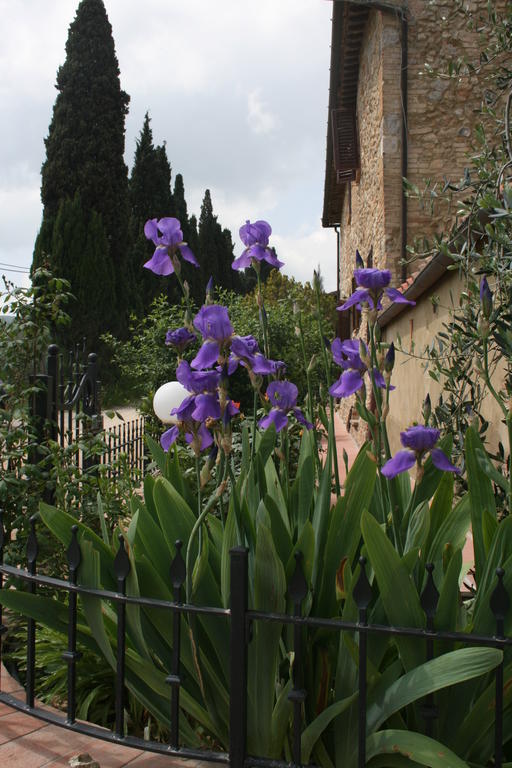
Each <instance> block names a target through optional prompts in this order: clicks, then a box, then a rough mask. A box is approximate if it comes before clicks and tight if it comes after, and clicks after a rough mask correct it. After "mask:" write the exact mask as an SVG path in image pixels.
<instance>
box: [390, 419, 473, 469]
mask: <svg viewBox="0 0 512 768" xmlns="http://www.w3.org/2000/svg"><path fill="white" fill-rule="evenodd" d="M439 435H440V432H439V430H438V429H434V428H433V427H423V426H421V425H417V426H414V427H409V428H408V429H406V430H405V432H401V433H400V442H401V443H402V445H403V446H404V448H406V449H407V450H405V451H398V453H395V455H394V456H393V458H392V459H389V461H387V462H386V463H385V464H384V466H383V467H382V469H381V472H382V474H383V475H384V477H389V478H392V477H396V476H397V475H399V474H400V473H401V472H406V471H407V470H408V469H411V467H413V466H414V464H415V463H417V464H418V467H421V462H422V459H423V457H424V455H425V454H426V453H428V452H430V456H431V458H432V463H433V465H434V466H435V467H437V469H440V470H441V471H442V472H456V473H457V474H460V469H458V467H455V466H454V465H453V464H452V463H451V461H449V459H448V458H447V457H446V456H445V455H444V453H443V452H442V450H441V449H440V448H435V445H436V443H437V441H438V440H439Z"/></svg>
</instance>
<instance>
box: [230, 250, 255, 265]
mask: <svg viewBox="0 0 512 768" xmlns="http://www.w3.org/2000/svg"><path fill="white" fill-rule="evenodd" d="M250 266H251V257H250V256H248V255H247V251H246V250H245V251H244V252H243V253H242V255H241V256H239V257H238V259H235V260H234V261H233V262H232V264H231V268H232V269H249V267H250Z"/></svg>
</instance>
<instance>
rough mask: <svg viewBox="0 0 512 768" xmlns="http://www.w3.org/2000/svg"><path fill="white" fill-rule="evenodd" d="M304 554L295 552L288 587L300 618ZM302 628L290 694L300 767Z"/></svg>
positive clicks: (297, 636)
mask: <svg viewBox="0 0 512 768" xmlns="http://www.w3.org/2000/svg"><path fill="white" fill-rule="evenodd" d="M302 558H303V555H302V552H300V551H297V552H295V571H294V573H293V576H292V578H291V580H290V584H289V585H288V597H289V598H290V599H291V600H292V602H293V615H294V616H295V617H297V618H298V617H300V616H301V615H302V602H303V600H304V598H305V597H306V595H307V594H308V584H307V581H306V579H305V577H304V573H303V570H302ZM302 646H303V643H302V627H301V626H300V624H294V625H293V654H294V659H293V668H292V680H293V688H292V691H291V692H290V693H289V694H288V699H289V701H290V702H291V703H292V706H293V738H292V755H293V762H294V764H295V765H297V766H299V765H301V764H302V752H301V736H302V732H301V730H302V707H303V705H304V702H305V700H306V691H305V689H304V687H303V680H304V670H303V668H302V667H303V661H302V650H303V649H302Z"/></svg>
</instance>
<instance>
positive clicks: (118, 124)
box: [33, 0, 130, 343]
mask: <svg viewBox="0 0 512 768" xmlns="http://www.w3.org/2000/svg"><path fill="white" fill-rule="evenodd" d="M56 87H57V91H58V95H57V99H56V101H55V105H54V108H53V116H52V121H51V123H50V127H49V132H48V137H47V138H46V139H45V145H46V160H45V162H44V163H43V167H42V184H41V199H42V202H43V221H42V225H41V230H40V233H39V235H38V238H37V241H36V244H35V249H34V259H33V266H34V267H37V266H38V265H39V264H40V263H41V262H42V261H45V260H46V261H47V262H48V263H49V265H50V268H52V269H53V270H54V271H55V272H56V271H57V270H61V271H62V272H63V273H64V275H66V274H69V275H71V276H72V285H71V290H72V292H73V293H74V294H75V296H77V302H76V304H75V309H74V311H72V331H76V332H77V333H79V332H81V330H82V327H83V324H84V318H86V317H89V318H90V317H91V315H90V312H89V308H90V300H91V293H90V292H84V290H83V289H82V287H81V285H80V284H79V283H78V282H77V281H79V280H80V281H84V284H87V285H88V286H89V291H90V290H92V291H93V292H94V291H96V292H97V293H100V294H104V295H108V296H110V297H111V300H110V301H108V302H105V303H102V304H101V305H98V306H97V307H96V310H97V312H98V313H99V316H97V317H96V321H95V328H96V329H98V328H101V329H102V330H114V331H119V330H120V329H122V328H123V326H124V325H125V319H126V315H127V313H128V311H129V308H130V307H129V305H130V297H129V295H128V294H129V275H128V270H127V256H126V254H127V238H128V215H129V209H128V173H127V168H126V166H125V163H124V160H123V153H124V130H125V129H124V120H125V116H126V114H127V111H128V102H129V96H128V95H127V94H126V93H125V92H124V91H123V90H121V86H120V82H119V66H118V62H117V58H116V54H115V48H114V40H113V38H112V27H111V25H110V22H109V20H108V17H107V13H106V10H105V6H104V4H103V0H82V1H81V3H80V5H79V6H78V9H77V12H76V16H75V19H74V21H73V22H72V23H71V25H70V27H69V34H68V40H67V43H66V61H65V63H64V64H63V65H62V66H61V67H60V68H59V70H58V72H57V85H56ZM77 194H78V196H79V197H78V198H76V195H77ZM77 199H79V202H80V207H81V216H82V218H81V224H80V227H85V230H86V237H85V240H83V239H82V240H81V243H82V247H81V248H78V247H77V245H76V243H77V240H78V239H79V238H78V236H77V232H75V227H74V225H73V222H70V221H69V220H68V215H69V212H70V211H71V208H73V206H74V205H75V201H76V200H77ZM66 201H67V202H66ZM69 206H71V208H70V207H69ZM75 207H76V206H75ZM64 222H66V226H65V228H64V229H61V227H62V226H63V224H64ZM76 227H77V231H78V224H77V225H76ZM82 236H83V233H82ZM94 237H97V242H96V243H95V244H94V243H93V242H92V238H94ZM57 243H58V244H59V248H60V252H59V255H58V257H57V256H54V255H53V253H52V248H53V247H54V246H55V245H56V244H57ZM70 260H73V262H74V263H73V264H68V262H69V261H70ZM89 260H90V261H89ZM100 275H101V279H110V281H111V284H110V286H99V281H100ZM83 302H85V303H83ZM84 331H85V332H86V333H87V336H88V337H89V342H90V343H96V338H95V333H96V332H97V331H96V330H94V329H93V327H92V326H90V327H87V328H85V329H84Z"/></svg>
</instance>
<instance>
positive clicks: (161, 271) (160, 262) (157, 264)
mask: <svg viewBox="0 0 512 768" xmlns="http://www.w3.org/2000/svg"><path fill="white" fill-rule="evenodd" d="M144 266H145V267H146V269H150V270H151V271H152V272H154V273H155V275H163V276H164V277H165V276H167V275H172V273H173V272H174V267H173V265H172V262H171V259H170V258H169V255H168V253H167V248H164V247H160V248H157V249H156V251H155V252H154V254H153V256H152V257H151V258H150V260H149V261H146V263H145V264H144Z"/></svg>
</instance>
